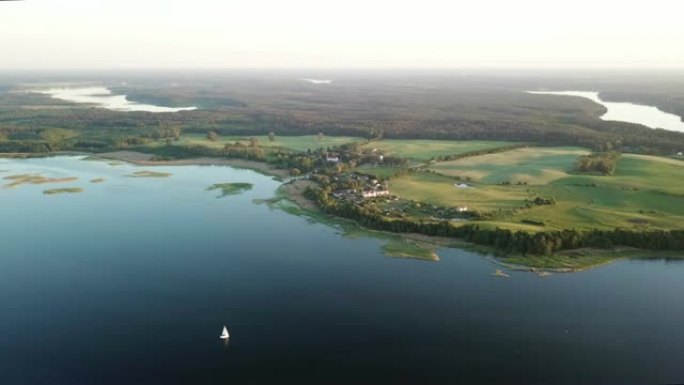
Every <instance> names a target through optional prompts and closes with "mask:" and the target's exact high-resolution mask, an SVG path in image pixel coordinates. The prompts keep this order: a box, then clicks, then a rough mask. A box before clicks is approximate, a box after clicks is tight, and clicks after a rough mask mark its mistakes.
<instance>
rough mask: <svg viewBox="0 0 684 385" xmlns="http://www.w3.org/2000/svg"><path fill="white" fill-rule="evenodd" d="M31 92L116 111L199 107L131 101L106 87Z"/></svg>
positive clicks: (166, 110)
mask: <svg viewBox="0 0 684 385" xmlns="http://www.w3.org/2000/svg"><path fill="white" fill-rule="evenodd" d="M31 92H36V93H40V94H46V95H50V96H51V97H53V98H55V99H60V100H66V101H68V102H73V103H85V104H94V105H96V106H97V107H101V108H106V109H109V110H115V111H146V112H178V111H189V110H195V109H197V107H182V108H173V107H161V106H155V105H151V104H142V103H136V102H131V101H129V100H128V99H126V95H112V92H111V91H110V90H109V89H107V88H105V87H76V88H51V89H48V90H36V91H31Z"/></svg>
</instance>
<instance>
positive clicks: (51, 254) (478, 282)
mask: <svg viewBox="0 0 684 385" xmlns="http://www.w3.org/2000/svg"><path fill="white" fill-rule="evenodd" d="M0 170H3V171H4V172H2V173H0V177H2V176H3V175H5V176H7V175H14V174H23V173H28V172H35V173H41V174H43V175H45V176H50V177H68V176H78V177H79V178H80V179H79V180H78V181H77V182H73V183H68V184H63V185H62V184H60V185H23V186H18V187H15V188H13V189H0V209H1V211H0V212H1V213H2V221H1V222H0V234H2V236H1V237H0V308H1V309H2V317H0V336H1V337H0V383H2V384H205V383H221V384H227V383H235V384H241V383H316V384H320V383H350V382H358V383H374V384H382V383H388V384H398V383H421V384H430V383H445V384H446V383H448V384H453V383H458V382H459V381H460V382H463V383H472V384H478V383H497V384H500V383H530V384H592V383H613V384H616V383H620V384H630V383H634V384H642V383H676V382H684V365H682V357H684V332H683V331H682V330H683V329H682V320H683V319H684V301H682V299H681V295H682V293H684V265H682V264H678V263H665V262H641V261H624V262H620V263H616V264H613V265H609V266H606V267H602V268H600V269H596V270H592V271H588V272H584V273H578V274H557V275H553V276H551V277H548V278H540V277H537V276H536V275H533V274H529V273H522V272H509V274H510V275H511V277H510V278H508V279H502V278H495V277H491V276H490V273H492V272H493V270H494V269H495V268H496V266H495V265H493V264H492V263H491V262H488V261H487V260H486V259H484V258H482V257H481V256H478V255H476V254H472V253H469V252H465V251H461V250H456V249H444V250H440V251H439V254H440V256H441V261H440V262H425V261H418V260H410V259H395V258H390V257H387V256H384V255H383V254H382V253H381V252H380V247H381V244H382V241H381V240H379V239H373V238H360V239H346V238H344V237H343V236H341V235H340V234H339V230H337V229H335V228H333V227H330V226H327V225H323V224H318V223H312V222H310V221H307V220H306V219H304V218H301V217H297V216H292V215H288V214H286V213H284V212H282V211H277V210H276V211H272V210H271V209H269V207H268V206H266V205H260V204H255V203H253V200H254V199H258V198H269V197H271V196H273V193H274V191H275V189H276V188H277V186H278V182H276V181H274V180H271V179H270V178H268V177H265V176H261V175H258V174H255V173H253V172H251V171H245V170H235V169H231V168H226V167H195V166H187V167H159V168H156V169H155V170H157V171H165V172H170V173H172V174H173V175H172V176H170V177H168V178H129V177H126V176H125V175H127V174H130V173H131V172H133V171H138V170H141V169H140V168H137V167H134V166H130V165H118V166H111V165H108V164H107V163H106V162H100V161H85V160H80V159H79V158H74V157H63V158H51V159H33V160H18V161H17V160H2V159H0ZM99 177H104V178H106V182H104V183H101V184H92V183H90V182H89V180H91V179H94V178H99ZM222 182H250V183H254V189H253V190H251V191H249V192H246V193H244V194H241V195H236V196H229V197H223V198H217V196H218V195H219V193H218V192H217V191H207V190H206V188H207V187H208V186H209V185H211V184H213V183H222ZM57 186H59V187H63V186H75V187H82V188H84V189H85V191H84V192H83V193H80V194H64V195H52V196H48V195H44V194H43V193H42V191H43V190H44V189H46V188H53V187H57ZM223 324H227V325H228V326H229V328H230V332H231V339H230V342H229V343H228V344H226V345H224V344H223V343H222V342H220V341H219V339H218V335H219V333H220V331H221V327H222V326H223Z"/></svg>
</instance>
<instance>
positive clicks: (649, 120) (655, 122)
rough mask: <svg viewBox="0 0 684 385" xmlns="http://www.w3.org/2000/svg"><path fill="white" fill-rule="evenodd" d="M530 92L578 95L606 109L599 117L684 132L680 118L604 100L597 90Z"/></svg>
mask: <svg viewBox="0 0 684 385" xmlns="http://www.w3.org/2000/svg"><path fill="white" fill-rule="evenodd" d="M529 93H531V94H541V95H566V96H579V97H583V98H587V99H589V100H591V101H593V102H596V103H598V104H600V105H602V106H604V107H606V109H607V110H608V112H606V113H605V114H604V115H603V116H601V119H603V120H617V121H622V122H630V123H637V124H643V125H644V126H646V127H651V128H663V129H665V130H669V131H679V132H684V122H683V121H682V118H681V117H679V116H677V115H675V114H670V113H667V112H663V111H661V110H659V109H658V108H656V107H652V106H644V105H640V104H633V103H617V102H606V101H604V100H603V99H601V98H600V97H599V93H598V92H585V91H544V92H541V91H529Z"/></svg>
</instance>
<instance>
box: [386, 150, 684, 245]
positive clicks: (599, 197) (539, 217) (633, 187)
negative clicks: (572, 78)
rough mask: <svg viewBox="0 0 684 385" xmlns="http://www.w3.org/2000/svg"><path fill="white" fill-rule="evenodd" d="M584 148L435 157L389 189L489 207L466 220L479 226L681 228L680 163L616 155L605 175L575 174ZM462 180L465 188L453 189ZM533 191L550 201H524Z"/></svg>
mask: <svg viewBox="0 0 684 385" xmlns="http://www.w3.org/2000/svg"><path fill="white" fill-rule="evenodd" d="M587 152H588V151H587V150H584V149H581V148H576V147H530V148H523V149H515V150H511V151H507V152H503V153H497V154H488V155H481V156H474V157H469V158H464V159H459V160H456V161H449V162H439V163H436V164H432V165H431V166H430V167H429V170H430V172H425V171H422V172H417V173H413V174H409V175H406V176H402V177H399V178H394V179H392V180H391V181H390V190H391V192H392V193H393V194H396V195H398V196H400V197H402V198H406V199H412V200H416V201H423V202H426V203H429V204H433V205H440V206H452V207H453V206H467V207H468V208H469V209H470V210H471V211H472V210H474V211H485V212H490V213H492V218H491V219H488V220H484V221H482V220H479V221H473V222H472V223H477V224H479V225H480V226H482V227H485V228H495V227H501V228H509V229H512V230H526V231H533V232H534V231H542V230H562V229H582V230H589V229H614V228H623V229H632V230H641V229H643V230H656V229H662V230H667V229H677V228H684V184H682V183H681V180H682V177H683V176H684V162H682V161H680V160H676V159H671V158H663V157H656V156H647V155H634V154H623V155H622V158H621V159H620V160H619V161H618V166H617V170H616V172H615V174H614V175H612V176H603V175H583V174H576V173H574V171H573V165H574V162H575V160H576V158H577V157H578V156H580V155H583V154H586V153H587ZM464 179H465V180H467V181H466V182H463V180H464ZM502 182H504V183H502ZM508 182H510V184H509V183H508ZM462 183H466V184H468V185H469V186H470V188H459V187H457V185H458V184H462ZM536 197H542V198H545V199H551V198H553V199H554V200H555V203H554V204H550V205H532V206H531V207H530V205H528V202H529V201H530V200H533V199H534V198H536ZM465 223H467V222H465Z"/></svg>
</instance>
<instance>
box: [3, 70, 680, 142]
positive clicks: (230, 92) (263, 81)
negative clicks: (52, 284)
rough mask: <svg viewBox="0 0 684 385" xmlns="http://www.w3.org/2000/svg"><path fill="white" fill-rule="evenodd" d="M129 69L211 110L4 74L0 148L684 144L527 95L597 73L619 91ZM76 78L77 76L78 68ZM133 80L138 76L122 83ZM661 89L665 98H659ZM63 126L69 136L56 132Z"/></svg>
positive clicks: (136, 93)
mask: <svg viewBox="0 0 684 385" xmlns="http://www.w3.org/2000/svg"><path fill="white" fill-rule="evenodd" d="M54 76H55V75H53V77H54ZM64 76H67V75H64ZM81 76H86V75H81ZM119 76H120V77H117V76H111V75H110V76H109V77H108V78H107V80H106V81H104V83H105V84H113V85H116V86H114V87H112V89H114V90H115V91H116V92H120V93H126V94H128V95H129V98H130V99H131V100H134V101H139V102H149V103H160V104H162V105H169V106H187V105H196V106H198V107H199V109H198V110H196V111H184V112H179V113H162V114H155V113H145V112H134V113H132V112H126V113H123V112H115V111H108V110H104V109H95V108H85V107H83V106H76V107H75V106H74V105H71V104H69V103H67V102H61V101H58V100H54V99H50V98H49V97H47V96H45V95H38V94H31V93H17V92H14V91H20V90H24V89H31V87H36V85H38V84H43V83H41V81H45V80H46V79H41V78H40V77H38V78H36V77H35V76H34V77H31V76H29V75H25V77H24V78H22V77H21V76H12V77H10V76H7V75H6V76H5V77H3V76H2V74H0V86H2V88H0V151H2V152H50V151H59V150H79V151H108V150H113V149H121V148H128V147H130V146H135V145H138V144H140V142H141V141H145V140H150V139H157V138H160V137H161V138H167V137H170V138H174V137H177V136H178V134H179V133H180V132H183V133H201V134H203V135H204V134H206V133H207V132H208V131H214V132H216V133H217V134H218V135H266V134H268V133H269V132H274V133H275V134H276V135H302V134H317V133H319V132H323V133H325V134H326V135H348V136H362V137H365V138H378V137H384V138H402V139H412V138H422V139H460V140H465V139H488V140H507V141H515V142H533V143H542V144H548V145H578V146H583V147H588V148H591V149H593V150H595V151H621V152H636V153H649V154H660V155H671V154H673V153H677V152H680V151H683V150H684V133H677V132H670V131H665V130H653V129H650V128H647V127H644V126H640V125H635V124H630V123H621V122H607V121H603V120H601V119H599V118H598V117H599V116H600V115H601V114H602V113H603V108H602V107H601V106H599V105H597V104H594V103H593V102H591V101H588V100H582V99H581V98H568V97H549V96H548V95H532V94H528V93H525V92H524V90H526V89H538V88H541V87H564V88H574V89H578V88H582V87H589V84H594V86H593V87H591V89H594V88H595V87H596V84H597V82H598V83H599V84H604V86H605V88H606V89H608V90H610V87H614V86H613V85H612V84H613V83H611V82H608V81H606V80H603V78H601V77H596V78H593V79H592V78H587V77H577V78H576V79H574V80H573V79H572V78H571V80H567V77H566V79H565V80H558V79H557V78H554V77H553V76H550V75H549V76H546V77H539V76H538V75H535V76H532V75H530V76H529V77H527V78H525V77H520V76H508V77H507V76H485V75H482V74H472V75H471V76H462V75H460V76H459V75H453V74H452V75H448V74H439V73H437V74H433V75H418V74H414V75H410V76H408V75H405V76H399V74H392V73H389V74H377V73H375V74H365V73H350V74H344V76H338V77H337V78H336V79H335V82H333V83H332V84H330V85H313V84H309V83H305V82H302V81H301V80H300V77H299V75H297V74H294V73H293V74H290V73H277V74H271V75H263V76H256V75H254V74H249V75H244V74H243V76H239V74H231V73H216V74H187V75H185V77H184V76H179V75H178V74H176V75H174V76H175V77H174V78H173V80H171V79H168V78H165V77H164V75H163V74H162V75H156V76H153V75H149V74H147V75H145V76H143V75H140V76H138V77H136V76H137V75H135V74H122V75H119ZM68 78H69V79H71V80H72V81H73V76H69V77H68ZM50 79H53V78H50ZM87 79H88V80H91V81H92V79H89V78H87ZM179 79H180V80H179ZM84 80H85V79H84ZM124 80H125V81H126V84H127V85H126V86H121V85H120V84H121V83H122V82H123V81H124ZM592 82H593V83H592ZM601 82H603V83H601ZM644 82H647V80H644ZM677 82H681V81H680V80H678V79H677V78H674V80H673V79H670V78H668V79H667V81H665V80H664V79H660V78H657V79H655V80H653V81H652V83H649V85H648V86H646V85H643V84H641V83H638V84H635V85H634V86H635V87H636V86H639V87H641V88H640V89H639V90H640V92H641V91H642V92H643V95H642V97H641V98H636V99H638V100H641V99H643V98H645V100H649V101H653V102H659V103H661V104H663V105H665V106H667V109H668V110H672V111H680V109H684V102H682V100H684V98H680V97H679V95H680V94H679V93H677V92H674V91H672V92H674V94H673V96H672V97H671V98H667V99H664V97H663V96H662V95H663V94H662V92H660V91H661V90H662V89H666V90H674V89H676V87H675V86H674V85H672V84H675V85H676V84H679V83H677ZM102 83H103V81H100V83H99V84H102ZM626 84H627V85H630V84H634V82H632V83H629V82H627V83H626ZM32 85H33V86H32ZM623 87H627V86H623ZM3 89H4V91H1V90H3ZM618 91H620V90H615V91H613V92H612V93H610V92H609V93H607V95H611V96H612V95H616V96H623V97H626V96H627V95H626V94H625V93H624V90H623V91H622V92H623V93H622V94H620V93H618ZM634 92H636V91H634ZM658 92H660V93H658ZM656 94H657V95H660V98H659V99H658V98H655V97H653V96H652V95H656ZM630 95H631V94H630ZM649 95H651V96H649ZM636 99H635V100H636ZM679 103H681V105H680V104H679ZM659 105H660V104H659ZM54 129H60V130H67V131H68V132H69V134H68V135H63V136H61V137H57V136H55V135H53V134H51V133H49V132H48V133H47V134H46V133H45V131H46V130H54ZM46 136H49V137H46Z"/></svg>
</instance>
